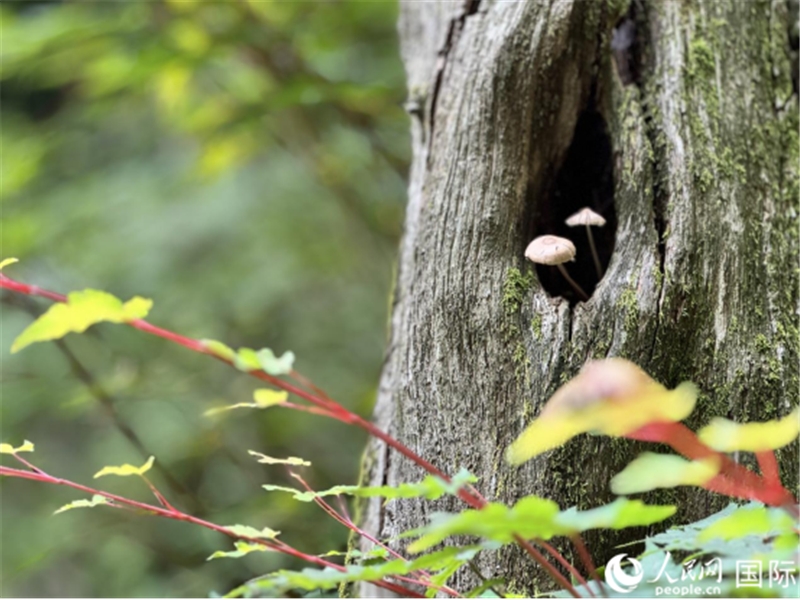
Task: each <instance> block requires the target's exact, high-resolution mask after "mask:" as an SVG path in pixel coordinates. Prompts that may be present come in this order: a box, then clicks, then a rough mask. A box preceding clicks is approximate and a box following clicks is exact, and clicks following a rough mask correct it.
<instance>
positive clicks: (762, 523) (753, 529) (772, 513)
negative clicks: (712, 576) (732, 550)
mask: <svg viewBox="0 0 800 600" xmlns="http://www.w3.org/2000/svg"><path fill="white" fill-rule="evenodd" d="M796 525H797V524H796V523H795V521H794V519H792V517H791V516H789V515H788V514H787V513H786V512H784V511H783V510H781V509H778V508H767V507H765V506H760V507H752V508H747V509H745V508H742V509H739V510H737V511H736V512H734V513H733V514H731V515H728V516H727V517H724V518H722V519H720V520H718V521H716V522H715V523H713V524H712V525H709V526H708V527H706V528H705V529H704V530H703V531H702V533H700V535H699V536H698V537H697V540H698V542H705V541H708V540H712V539H715V538H719V539H722V540H726V541H727V540H732V539H736V538H741V537H744V536H748V535H758V536H777V535H780V534H785V533H791V532H792V528H793V527H795V526H796Z"/></svg>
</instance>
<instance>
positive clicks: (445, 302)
mask: <svg viewBox="0 0 800 600" xmlns="http://www.w3.org/2000/svg"><path fill="white" fill-rule="evenodd" d="M788 4H789V6H788V7H787V2H786V1H785V0H772V1H757V0H748V1H741V0H694V1H693V2H690V1H688V0H687V1H684V2H682V1H677V0H675V1H664V0H632V2H630V3H628V2H625V1H624V0H617V1H612V0H609V2H607V3H606V2H602V1H600V0H596V1H594V0H593V1H581V0H550V1H549V2H548V1H545V0H536V1H533V0H531V1H529V2H499V1H490V0H482V1H481V0H468V1H467V2H463V1H461V2H414V1H411V0H409V1H408V2H406V3H404V4H403V5H402V8H401V16H400V37H401V43H402V53H403V59H404V62H405V66H406V71H407V75H408V88H409V100H408V105H407V106H408V110H409V113H410V114H411V121H412V131H413V150H414V161H413V166H412V170H411V180H410V185H409V202H408V212H407V217H406V230H405V237H404V239H403V243H402V248H401V253H400V258H399V269H398V276H397V286H396V290H395V295H394V306H393V316H392V322H391V325H392V332H391V340H390V345H389V349H388V354H387V358H386V364H385V368H384V372H383V376H382V379H381V385H380V391H379V396H378V402H377V406H376V410H375V419H376V421H377V422H378V424H379V425H380V426H381V427H383V428H385V429H387V430H388V431H389V432H390V433H392V434H393V435H394V436H396V437H397V438H399V439H400V440H402V441H403V442H404V443H406V444H407V445H408V446H409V447H411V448H412V449H413V450H414V451H415V452H417V453H419V454H420V455H421V456H423V457H426V458H427V459H429V460H431V461H432V462H434V463H435V464H436V465H437V466H439V467H440V468H442V469H444V470H445V471H448V472H450V473H453V472H455V471H456V470H457V469H459V468H460V467H466V468H467V469H469V470H470V471H471V472H472V473H474V474H475V475H477V476H478V477H480V484H479V486H478V487H479V489H480V490H481V492H482V493H483V494H484V495H485V496H486V497H487V498H489V499H492V500H499V501H502V502H507V503H511V502H513V501H515V500H516V499H518V498H519V497H521V496H523V495H528V494H538V495H541V496H544V497H548V498H552V499H554V500H556V501H558V502H559V503H560V505H561V506H562V507H567V506H572V505H578V506H579V507H580V508H590V507H593V506H598V505H600V504H602V503H605V502H607V501H609V500H611V494H610V492H609V480H610V479H611V477H612V476H613V475H614V474H615V473H617V472H619V471H620V470H621V469H622V468H623V466H624V465H625V464H626V463H627V462H629V461H630V459H631V458H632V457H633V456H635V454H636V453H638V451H640V449H641V448H637V447H635V446H634V445H633V444H632V443H630V442H628V441H625V440H611V439H609V438H605V437H596V436H581V437H579V438H577V439H575V440H573V441H571V442H570V443H569V444H567V445H566V446H565V447H564V448H561V449H559V450H556V451H553V452H550V453H548V454H546V455H544V456H543V457H539V458H537V459H535V460H533V461H531V462H529V463H527V464H525V465H524V466H522V467H521V468H512V467H509V466H508V465H507V464H506V463H505V462H504V459H503V454H504V452H505V449H506V448H507V447H508V446H509V444H511V442H512V441H513V440H514V439H515V438H516V436H517V435H518V434H519V433H520V432H521V431H522V429H523V428H524V426H525V425H526V424H527V423H529V422H530V421H531V420H532V419H533V418H534V416H535V415H536V414H537V413H538V411H539V410H540V407H541V405H542V403H543V402H544V401H545V400H546V399H547V398H548V397H549V396H550V395H551V394H552V393H553V392H554V391H555V390H556V389H557V388H558V387H559V386H560V385H561V384H562V383H564V382H565V381H566V380H567V379H568V378H570V377H572V376H573V375H575V374H576V373H577V371H578V370H579V369H580V367H581V366H582V365H583V364H584V363H585V362H586V361H587V360H589V359H591V358H597V357H606V356H622V357H625V358H628V359H630V360H632V361H634V362H636V363H637V364H639V365H640V366H641V367H643V368H644V369H645V370H646V371H647V372H648V373H650V374H651V375H652V376H653V377H655V378H656V379H657V380H658V381H660V382H662V383H664V384H666V385H667V386H669V387H674V386H675V385H676V384H678V383H680V382H681V381H684V380H691V381H694V382H695V383H697V384H698V385H699V387H700V389H701V391H702V394H701V397H700V400H699V402H698V407H697V409H696V414H695V415H694V416H693V417H692V418H691V419H690V422H689V425H690V426H693V427H696V426H698V425H701V424H703V423H705V422H706V421H707V420H708V419H709V418H710V417H711V416H715V415H719V416H725V417H728V418H732V419H734V420H737V421H749V420H756V419H758V420H763V419H769V418H775V417H777V416H779V415H784V414H786V413H787V412H788V411H789V410H790V407H791V406H793V405H794V404H796V403H797V395H798V385H800V384H799V383H798V348H797V342H798V279H797V261H798V228H797V214H798V212H797V211H798V202H797V196H798V173H797V162H798V135H797V127H798V118H797V102H796V98H797V97H796V93H795V94H794V95H793V86H796V79H794V78H793V76H792V73H793V62H792V61H793V60H796V48H795V51H794V52H793V50H792V48H791V47H790V46H791V44H790V39H791V40H793V41H794V40H795V39H796V38H792V37H791V35H790V33H789V31H790V22H793V21H794V19H796V13H795V15H794V19H790V16H789V13H790V11H791V10H794V9H795V8H796V7H795V6H794V5H793V3H792V2H789V3H788ZM794 91H795V92H796V90H794ZM583 206H590V207H592V208H593V209H594V210H596V211H597V212H599V213H601V214H603V215H604V217H605V218H606V220H607V224H606V226H605V227H604V228H602V229H597V228H595V235H596V236H597V238H596V242H597V246H598V250H599V252H600V258H601V261H602V263H603V265H604V269H605V273H604V276H603V277H602V279H601V280H600V281H599V282H598V278H597V275H596V274H595V269H594V263H593V262H592V259H591V255H590V253H589V247H588V245H587V239H586V232H585V231H584V230H583V229H576V230H571V229H569V228H567V227H566V226H565V225H564V224H563V220H564V219H565V218H566V217H567V216H569V215H570V214H571V213H573V212H575V211H577V210H578V209H580V208H582V207H583ZM545 233H552V234H556V235H562V236H565V237H570V238H571V239H572V240H573V241H574V242H575V244H576V246H577V248H578V259H577V261H576V262H575V263H570V264H568V265H567V269H568V270H569V271H570V274H571V275H572V276H573V278H574V279H576V280H577V282H578V283H579V284H580V285H581V286H582V287H583V288H584V289H585V290H586V292H587V293H588V294H590V296H591V297H590V299H589V301H588V302H581V301H579V300H578V298H577V296H576V294H575V293H574V292H572V290H571V288H570V287H569V286H568V285H566V283H565V282H564V280H563V279H562V277H561V275H560V273H559V272H558V271H557V270H555V269H553V268H552V267H537V268H536V269H534V268H533V267H534V266H533V265H532V264H531V263H529V262H527V261H526V260H525V259H524V257H523V253H524V250H525V247H526V245H527V244H528V242H529V241H530V240H531V239H533V237H535V236H537V235H541V234H545ZM366 458H367V470H366V471H365V472H366V475H367V477H368V478H369V480H371V482H372V483H373V484H382V483H387V482H388V483H391V484H397V483H399V482H403V481H413V480H418V479H420V478H421V477H422V475H423V473H421V471H420V470H419V469H418V468H416V467H415V466H414V465H412V464H411V463H409V462H408V461H406V460H405V459H403V458H402V457H400V456H399V455H396V454H391V453H390V452H389V451H387V450H386V449H385V447H383V446H382V445H380V444H374V445H373V446H371V448H370V449H369V450H368V453H367V457H366ZM781 459H782V466H783V475H784V480H785V481H786V482H787V483H788V484H789V486H791V487H790V489H795V487H796V485H797V471H798V462H797V448H796V446H793V447H792V448H790V449H787V451H785V452H783V453H782V457H781ZM646 499H647V500H650V501H654V500H658V501H664V500H665V499H666V500H667V501H674V502H678V503H679V505H680V510H679V512H678V515H677V517H676V519H678V520H680V521H681V522H688V521H689V520H692V519H695V518H699V517H701V516H704V515H707V514H708V513H709V512H711V511H712V510H716V509H717V508H719V507H721V506H723V505H725V504H726V503H727V501H728V500H727V499H726V498H720V497H713V496H712V495H710V494H707V493H705V492H702V491H697V490H687V491H683V490H681V491H680V492H673V493H671V494H668V495H666V497H665V495H663V494H662V495H661V496H658V497H653V496H650V497H647V498H646ZM458 506H459V505H458V503H457V502H455V501H453V502H449V503H448V502H445V503H444V504H439V505H437V506H436V508H437V509H439V510H441V509H442V508H443V507H444V508H447V509H450V510H454V509H456V508H457V507H458ZM460 508H463V506H461V507H460ZM431 510H433V509H432V508H431V505H430V503H425V502H409V501H399V502H398V501H393V502H390V503H388V504H387V505H385V506H384V505H382V503H381V502H380V501H375V502H371V503H370V504H369V505H368V506H367V507H366V512H365V518H366V525H367V528H368V529H371V530H372V531H373V532H374V533H377V534H378V535H380V536H381V537H394V536H396V535H398V534H399V533H400V532H402V531H405V530H408V529H412V528H414V527H417V526H419V525H421V524H422V523H423V522H424V521H425V520H426V518H427V516H428V513H429V512H430V511H431ZM642 533H643V532H642V531H635V532H633V533H630V532H627V533H626V532H622V533H621V534H620V535H619V536H616V537H612V536H610V534H608V533H606V534H598V535H595V536H593V537H591V538H590V539H589V548H590V551H591V552H592V553H593V554H594V556H595V559H596V560H597V562H598V563H600V564H602V563H603V561H604V560H606V559H607V558H608V557H609V556H610V554H609V553H611V554H613V553H614V552H613V551H612V547H611V544H612V543H614V544H616V543H620V542H623V541H626V540H627V539H640V538H641V537H642ZM626 536H627V537H626ZM631 536H633V538H631ZM481 568H482V569H483V571H484V574H485V575H487V576H492V577H495V576H505V577H506V578H507V579H508V582H509V588H510V589H511V590H515V591H517V592H523V593H526V592H527V593H532V592H533V591H535V589H538V588H539V586H540V585H543V586H544V588H543V589H551V588H552V585H551V584H549V583H547V584H544V583H543V582H544V579H543V578H542V576H541V574H540V573H538V572H537V571H536V570H535V569H533V568H532V567H531V563H530V562H527V561H526V560H525V559H524V557H523V556H522V554H521V553H519V552H517V551H516V550H515V549H513V548H512V549H509V550H508V551H507V552H505V553H502V554H500V555H499V557H495V558H492V559H486V560H484V562H483V563H482V565H481ZM458 577H459V578H460V582H459V584H457V585H462V586H464V585H468V584H469V583H470V581H471V580H470V577H471V575H470V574H468V573H467V574H460V575H458ZM462 589H463V588H462ZM375 591H376V590H375V589H374V588H373V589H372V590H370V592H375Z"/></svg>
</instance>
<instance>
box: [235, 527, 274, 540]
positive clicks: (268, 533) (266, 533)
mask: <svg viewBox="0 0 800 600" xmlns="http://www.w3.org/2000/svg"><path fill="white" fill-rule="evenodd" d="M225 529H227V530H228V531H230V532H231V533H232V534H233V535H238V536H240V537H246V538H263V539H266V540H274V539H275V538H276V537H278V536H279V535H280V533H281V532H280V531H275V530H274V529H270V528H269V527H264V529H256V528H255V527H250V525H225Z"/></svg>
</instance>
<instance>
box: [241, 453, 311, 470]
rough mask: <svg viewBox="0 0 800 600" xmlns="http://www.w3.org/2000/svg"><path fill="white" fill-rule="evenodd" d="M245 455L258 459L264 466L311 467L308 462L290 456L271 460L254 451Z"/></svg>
mask: <svg viewBox="0 0 800 600" xmlns="http://www.w3.org/2000/svg"><path fill="white" fill-rule="evenodd" d="M247 453H248V454H249V455H251V456H255V457H256V458H257V459H258V462H260V463H262V464H265V465H290V466H293V467H310V466H311V463H310V462H308V461H307V460H303V459H302V458H297V457H296V456H290V457H288V458H272V457H271V456H267V455H266V454H261V453H260V452H255V451H254V450H248V451H247Z"/></svg>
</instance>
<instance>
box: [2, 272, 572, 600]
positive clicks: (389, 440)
mask: <svg viewBox="0 0 800 600" xmlns="http://www.w3.org/2000/svg"><path fill="white" fill-rule="evenodd" d="M0 288H6V289H9V290H13V291H16V292H20V293H23V294H27V295H31V296H42V297H44V298H48V299H50V300H54V301H56V302H66V301H67V297H66V296H64V295H62V294H57V293H55V292H50V291H47V290H44V289H42V288H39V287H37V286H31V285H27V284H24V283H20V282H18V281H15V280H13V279H11V278H9V277H7V276H6V275H3V274H2V273H0ZM128 325H130V326H131V327H134V328H136V329H139V330H140V331H144V332H145V333H150V334H152V335H155V336H158V337H161V338H164V339H166V340H169V341H171V342H174V343H176V344H178V345H180V346H184V347H185V348H188V349H190V350H193V351H195V352H199V353H200V354H205V355H208V356H211V357H213V358H216V359H217V360H219V361H221V362H224V363H227V364H229V365H231V366H235V365H233V362H232V361H230V360H228V359H225V358H223V357H221V356H219V355H217V354H215V353H214V352H212V351H211V350H209V349H208V348H207V347H206V345H205V344H204V343H203V342H201V341H199V340H195V339H192V338H188V337H185V336H182V335H180V334H177V333H174V332H172V331H169V330H167V329H162V328H161V327H157V326H155V325H152V324H150V323H148V322H147V321H145V320H143V319H136V320H134V321H130V322H128ZM248 373H249V374H250V375H252V376H253V377H256V378H258V379H261V380H262V381H266V382H268V383H270V384H272V385H274V386H276V387H278V388H281V389H283V390H285V391H287V392H289V393H291V394H294V395H296V396H298V397H300V398H303V399H304V400H307V401H308V402H310V403H311V404H313V405H315V406H317V407H319V408H321V409H322V410H323V411H327V412H329V416H330V417H331V418H334V419H337V420H339V421H342V422H344V423H349V424H351V425H355V426H357V427H360V428H361V429H364V430H365V431H366V432H367V433H369V434H370V435H372V436H374V437H376V438H378V439H380V440H382V441H383V442H385V443H386V444H387V445H388V446H390V447H391V448H393V449H394V450H396V451H397V452H399V453H400V454H402V455H403V456H405V457H406V458H408V459H409V460H411V461H412V462H414V463H416V464H417V465H418V466H420V467H421V468H423V469H424V470H425V471H427V472H428V473H430V474H432V475H436V476H437V477H440V478H441V479H443V480H444V481H446V482H448V483H450V482H451V478H450V477H448V476H447V475H446V474H445V473H444V472H443V471H441V470H440V469H438V468H437V467H435V466H434V465H433V464H431V463H430V462H428V461H427V460H425V459H424V458H422V457H421V456H419V455H418V454H416V453H415V452H414V451H412V450H411V449H410V448H408V447H407V446H405V445H403V444H402V443H400V442H399V441H397V440H396V439H394V438H393V437H391V436H390V435H389V434H387V433H385V432H384V431H383V430H381V429H379V428H378V427H376V426H375V425H373V424H372V423H370V422H369V421H367V420H365V419H363V418H361V417H360V416H358V415H357V414H355V413H353V412H351V411H349V410H347V409H346V408H345V407H343V406H342V405H341V404H338V403H337V402H335V401H334V400H332V399H331V398H330V397H329V396H327V395H326V394H324V393H323V394H322V395H321V397H320V396H314V395H313V394H310V393H309V392H306V391H305V390H303V389H302V388H299V387H297V386H295V385H292V384H290V383H288V382H286V381H283V380H281V379H278V378H277V377H274V376H272V375H269V374H267V373H266V372H264V371H248ZM298 375H299V373H294V376H295V377H296V378H297V379H298V380H301V381H308V380H306V379H305V378H304V377H302V375H300V376H299V377H298ZM79 489H80V488H79ZM87 489H88V488H87ZM473 489H474V488H473ZM458 497H459V498H461V500H463V501H464V502H465V503H466V504H467V505H469V506H471V507H473V508H476V509H481V508H483V507H484V506H485V505H486V500H484V499H483V497H482V496H480V494H478V493H477V492H474V493H471V492H469V491H467V490H466V489H460V490H459V491H458ZM187 516H188V515H187ZM192 518H193V517H192ZM184 520H186V519H184ZM515 539H516V540H517V543H519V545H520V546H521V547H522V548H523V549H524V550H525V551H526V552H527V553H528V554H529V555H530V556H531V558H533V560H534V561H535V562H536V563H538V564H539V565H540V566H541V567H542V568H543V569H545V570H546V571H547V572H548V573H549V574H550V576H551V577H552V578H553V579H554V580H555V581H556V582H557V583H558V584H559V585H561V586H562V587H563V588H564V589H566V590H567V591H569V592H570V594H572V595H573V597H576V598H577V597H579V595H578V593H577V591H576V590H575V588H574V587H573V586H572V585H571V584H570V582H569V581H567V579H566V578H565V577H564V576H563V575H562V574H561V573H559V572H558V570H557V569H556V568H555V567H554V566H553V565H552V564H551V563H550V562H549V561H548V560H547V559H546V558H545V557H544V556H543V555H542V554H541V553H540V552H539V551H538V550H536V548H534V547H533V546H531V545H530V544H529V543H528V542H526V541H525V540H523V539H522V538H520V537H519V536H516V537H515ZM331 564H333V563H331Z"/></svg>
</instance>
